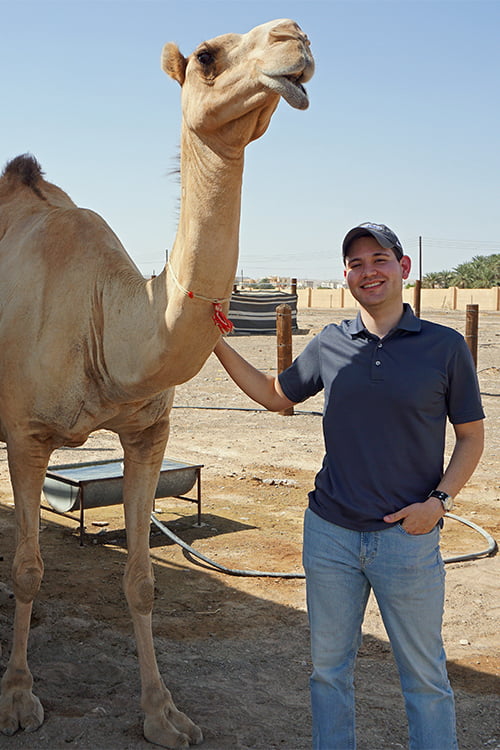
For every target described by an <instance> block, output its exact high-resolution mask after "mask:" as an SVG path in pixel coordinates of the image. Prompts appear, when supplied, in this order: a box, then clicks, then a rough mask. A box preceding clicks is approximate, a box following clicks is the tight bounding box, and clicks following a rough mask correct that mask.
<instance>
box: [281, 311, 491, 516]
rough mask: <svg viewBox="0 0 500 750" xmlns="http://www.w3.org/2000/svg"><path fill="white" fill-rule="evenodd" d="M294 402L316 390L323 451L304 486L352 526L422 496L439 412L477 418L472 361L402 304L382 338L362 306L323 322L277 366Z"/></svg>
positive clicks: (457, 420) (436, 461)
mask: <svg viewBox="0 0 500 750" xmlns="http://www.w3.org/2000/svg"><path fill="white" fill-rule="evenodd" d="M279 382H280V385H281V387H282V389H283V392H284V393H285V395H286V396H287V397H288V398H289V399H290V400H291V401H294V402H295V403H299V402H301V401H304V400H305V399H306V398H308V397H310V396H313V395H315V394H316V393H318V392H319V391H320V390H322V389H323V390H324V409H323V435H324V441H325V448H326V453H325V457H324V459H323V465H322V467H321V469H320V471H319V472H318V474H317V476H316V479H315V487H314V490H313V491H312V492H311V493H310V494H309V507H310V508H311V510H313V511H314V512H315V513H317V514H318V515H319V516H321V517H322V518H324V519H326V520H327V521H331V522H332V523H335V524H338V525H339V526H343V527H346V528H349V529H354V530H357V531H376V530H378V529H384V528H388V526H387V524H386V523H385V522H384V521H383V517H384V516H385V515H387V514H388V513H394V512H395V511H398V510H400V509H401V508H403V507H405V506H407V505H410V504H411V503H415V502H423V501H424V500H425V499H426V498H427V496H428V494H429V492H431V490H433V489H434V488H435V487H436V486H437V485H438V484H439V481H440V479H441V477H442V473H443V457H444V446H445V433H446V421H447V419H449V420H450V421H451V422H452V423H453V424H461V423H464V422H473V421H475V420H478V419H482V418H483V417H484V413H483V409H482V406H481V398H480V394H479V387H478V382H477V377H476V371H475V367H474V363H473V360H472V357H471V354H470V352H469V349H468V347H467V344H466V342H465V340H464V338H463V336H461V335H460V334H459V333H457V332H456V331H454V330H453V329H451V328H448V327H446V326H441V325H438V324H436V323H430V322H429V321H425V320H420V319H419V318H417V317H415V315H414V314H413V311H412V309H411V307H410V306H409V305H405V306H404V313H403V316H402V318H401V320H400V322H399V323H398V325H397V326H396V327H395V328H394V329H393V330H392V331H390V332H389V333H388V334H387V335H386V336H385V337H384V338H383V339H379V338H378V337H377V336H374V335H373V334H371V333H369V332H368V331H367V330H366V329H365V328H364V326H363V322H362V320H361V315H358V317H357V318H356V319H355V320H344V321H343V322H342V323H341V324H340V325H336V324H331V325H328V326H326V327H325V328H324V329H323V330H322V331H321V332H320V333H319V334H318V335H317V336H315V337H314V339H312V341H311V342H310V343H309V344H308V345H307V347H306V348H305V349H304V351H303V352H302V353H301V354H300V355H299V356H298V357H297V359H295V361H294V362H293V363H292V365H291V366H290V367H289V368H288V369H287V370H285V371H284V372H282V373H281V374H280V375H279Z"/></svg>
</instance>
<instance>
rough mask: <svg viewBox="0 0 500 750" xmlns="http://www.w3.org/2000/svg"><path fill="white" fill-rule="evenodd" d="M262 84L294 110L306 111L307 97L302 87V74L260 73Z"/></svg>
mask: <svg viewBox="0 0 500 750" xmlns="http://www.w3.org/2000/svg"><path fill="white" fill-rule="evenodd" d="M261 74H262V76H263V82H264V83H265V84H266V85H267V87H268V88H270V89H272V90H273V91H275V92H276V93H277V94H279V95H280V96H282V97H283V99H284V100H285V101H286V102H288V104H289V105H290V106H291V107H294V109H307V108H308V106H309V97H308V96H307V92H306V90H305V88H304V86H303V85H302V83H301V81H302V80H303V74H302V73H300V74H298V75H297V74H296V75H270V74H269V73H264V71H261Z"/></svg>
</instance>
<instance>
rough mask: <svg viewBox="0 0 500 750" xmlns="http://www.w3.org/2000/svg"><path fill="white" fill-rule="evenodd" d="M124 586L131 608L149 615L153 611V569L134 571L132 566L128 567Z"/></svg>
mask: <svg viewBox="0 0 500 750" xmlns="http://www.w3.org/2000/svg"><path fill="white" fill-rule="evenodd" d="M123 588H124V591H125V596H126V598H127V602H128V606H129V607H130V609H131V610H133V611H134V612H138V613H139V614H141V615H148V614H149V613H150V612H151V611H152V609H153V602H154V577H153V573H152V570H151V569H150V570H148V571H137V570H135V571H133V570H132V568H128V569H127V570H126V571H125V575H124V578H123Z"/></svg>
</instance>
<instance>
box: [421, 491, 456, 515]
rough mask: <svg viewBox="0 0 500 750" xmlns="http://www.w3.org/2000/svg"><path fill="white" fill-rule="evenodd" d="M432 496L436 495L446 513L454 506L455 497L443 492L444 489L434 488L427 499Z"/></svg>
mask: <svg viewBox="0 0 500 750" xmlns="http://www.w3.org/2000/svg"><path fill="white" fill-rule="evenodd" d="M431 497H435V498H436V499H437V500H439V502H440V503H441V507H442V509H443V511H444V513H448V511H450V510H451V509H452V508H453V498H452V496H451V495H448V493H447V492H443V490H432V492H429V494H428V496H427V499H429V498H431Z"/></svg>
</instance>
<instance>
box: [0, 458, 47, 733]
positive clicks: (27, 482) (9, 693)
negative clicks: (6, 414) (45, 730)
mask: <svg viewBox="0 0 500 750" xmlns="http://www.w3.org/2000/svg"><path fill="white" fill-rule="evenodd" d="M8 451H9V469H10V477H11V482H12V488H13V490H14V502H15V511H16V522H17V540H16V541H17V546H16V553H15V556H14V564H13V568H12V578H13V588H14V594H15V596H16V612H15V617H14V634H13V641H12V652H11V656H10V659H9V663H8V665H7V669H6V671H5V674H4V676H3V678H2V683H1V685H2V687H1V694H0V730H1V731H2V732H3V733H4V734H14V732H16V731H17V730H18V729H19V728H21V729H24V730H25V731H27V732H33V731H35V729H38V727H39V726H40V725H41V724H42V722H43V708H42V704H41V703H40V701H39V700H38V698H37V697H36V696H35V695H33V693H32V687H33V677H32V675H31V672H30V670H29V667H28V659H27V652H28V636H29V629H30V621H31V610H32V605H33V599H34V598H35V596H36V594H37V592H38V589H39V588H40V583H41V581H42V576H43V562H42V558H41V555H40V547H39V541H38V530H39V523H40V518H39V514H40V496H41V490H42V485H43V479H44V476H45V471H46V468H47V464H48V459H49V456H48V454H47V455H45V453H44V451H43V449H42V448H41V446H39V444H37V443H36V444H30V446H29V449H28V446H23V449H22V450H21V449H20V447H19V446H16V449H12V447H11V445H9V448H8ZM27 457H29V463H28V458H27Z"/></svg>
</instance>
